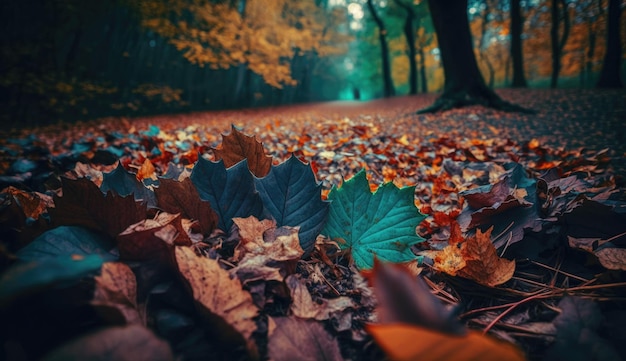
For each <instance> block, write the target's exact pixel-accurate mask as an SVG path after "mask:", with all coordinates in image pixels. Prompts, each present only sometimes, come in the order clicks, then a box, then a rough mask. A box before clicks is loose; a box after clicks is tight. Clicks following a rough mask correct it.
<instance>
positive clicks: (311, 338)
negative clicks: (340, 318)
mask: <svg viewBox="0 0 626 361" xmlns="http://www.w3.org/2000/svg"><path fill="white" fill-rule="evenodd" d="M273 320H274V322H275V323H276V326H277V327H276V328H275V329H274V332H273V333H272V334H271V336H270V337H269V342H268V356H269V358H270V359H271V360H274V361H291V360H302V361H316V360H325V361H340V360H343V357H342V356H341V350H340V349H339V344H338V343H337V339H336V338H334V337H333V336H332V335H330V334H329V333H328V332H327V331H326V330H325V329H324V326H322V325H321V324H320V323H319V322H315V321H310V320H303V319H300V318H296V317H278V318H274V319H273Z"/></svg>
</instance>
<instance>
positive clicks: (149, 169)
mask: <svg viewBox="0 0 626 361" xmlns="http://www.w3.org/2000/svg"><path fill="white" fill-rule="evenodd" d="M135 177H136V178H137V180H139V181H140V182H141V181H143V180H144V179H151V180H157V179H158V178H157V175H156V169H155V168H154V165H153V164H152V162H151V161H150V159H147V158H146V160H144V161H143V163H142V164H141V167H139V169H138V170H137V174H136V175H135Z"/></svg>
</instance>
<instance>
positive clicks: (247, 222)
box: [233, 216, 304, 262]
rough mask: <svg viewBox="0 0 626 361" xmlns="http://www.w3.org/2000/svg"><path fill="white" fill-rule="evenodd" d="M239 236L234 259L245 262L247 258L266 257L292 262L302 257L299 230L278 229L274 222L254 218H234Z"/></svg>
mask: <svg viewBox="0 0 626 361" xmlns="http://www.w3.org/2000/svg"><path fill="white" fill-rule="evenodd" d="M233 222H234V223H235V227H236V228H237V232H238V234H239V239H240V241H239V244H238V245H237V247H235V254H234V256H233V257H234V259H235V260H238V261H242V262H244V261H245V259H246V258H247V257H254V256H264V257H266V258H267V259H268V260H274V261H291V260H297V259H300V257H302V255H303V254H304V250H303V249H302V247H300V240H299V238H298V228H294V227H287V226H283V227H280V228H276V222H275V221H273V220H268V219H265V220H262V221H259V220H258V219H256V217H254V216H250V217H247V218H233Z"/></svg>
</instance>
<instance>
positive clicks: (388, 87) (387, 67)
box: [367, 0, 395, 98]
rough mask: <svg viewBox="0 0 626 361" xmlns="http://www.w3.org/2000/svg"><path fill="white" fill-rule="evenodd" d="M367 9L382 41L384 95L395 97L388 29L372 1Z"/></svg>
mask: <svg viewBox="0 0 626 361" xmlns="http://www.w3.org/2000/svg"><path fill="white" fill-rule="evenodd" d="M367 8H368V9H369V11H370V13H371V14H372V18H374V22H376V26H377V27H378V40H379V41H380V50H381V57H382V62H383V94H384V96H385V98H388V97H391V96H393V95H395V89H394V86H393V79H392V78H391V64H390V62H389V46H388V45H387V29H386V28H385V24H384V23H383V20H382V19H381V18H380V16H378V13H377V12H376V9H375V8H374V4H373V3H372V0H367Z"/></svg>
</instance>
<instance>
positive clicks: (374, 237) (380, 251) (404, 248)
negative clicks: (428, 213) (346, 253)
mask: <svg viewBox="0 0 626 361" xmlns="http://www.w3.org/2000/svg"><path fill="white" fill-rule="evenodd" d="M414 192H415V187H403V188H398V187H396V186H395V185H394V184H393V183H384V184H382V185H381V186H380V187H379V188H378V190H377V191H376V192H375V193H374V194H372V193H371V192H370V187H369V184H368V181H367V178H366V176H365V171H364V170H361V171H360V172H359V173H357V174H356V175H355V176H354V177H352V178H351V179H349V180H347V181H345V182H343V184H342V186H341V187H340V188H335V187H333V189H331V191H330V193H329V195H328V199H329V200H331V201H332V203H331V204H330V212H329V216H328V221H327V223H326V226H325V228H324V230H323V231H322V234H324V235H326V236H328V237H330V238H331V239H341V240H343V241H344V242H340V246H341V247H342V248H344V249H345V248H351V249H352V257H353V258H354V262H355V263H356V266H357V267H358V268H359V269H369V268H372V267H373V265H374V255H376V257H377V258H379V259H381V260H383V261H387V262H395V263H399V262H408V261H410V260H413V259H415V258H416V257H415V255H414V254H413V252H411V246H412V245H414V244H416V243H419V242H422V241H424V239H423V238H422V237H420V236H418V235H417V234H416V230H415V229H416V227H417V226H418V224H419V223H420V222H421V221H422V220H423V219H424V218H425V216H424V215H423V214H421V213H420V212H419V211H418V210H417V207H415V204H414V197H415V196H414Z"/></svg>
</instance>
